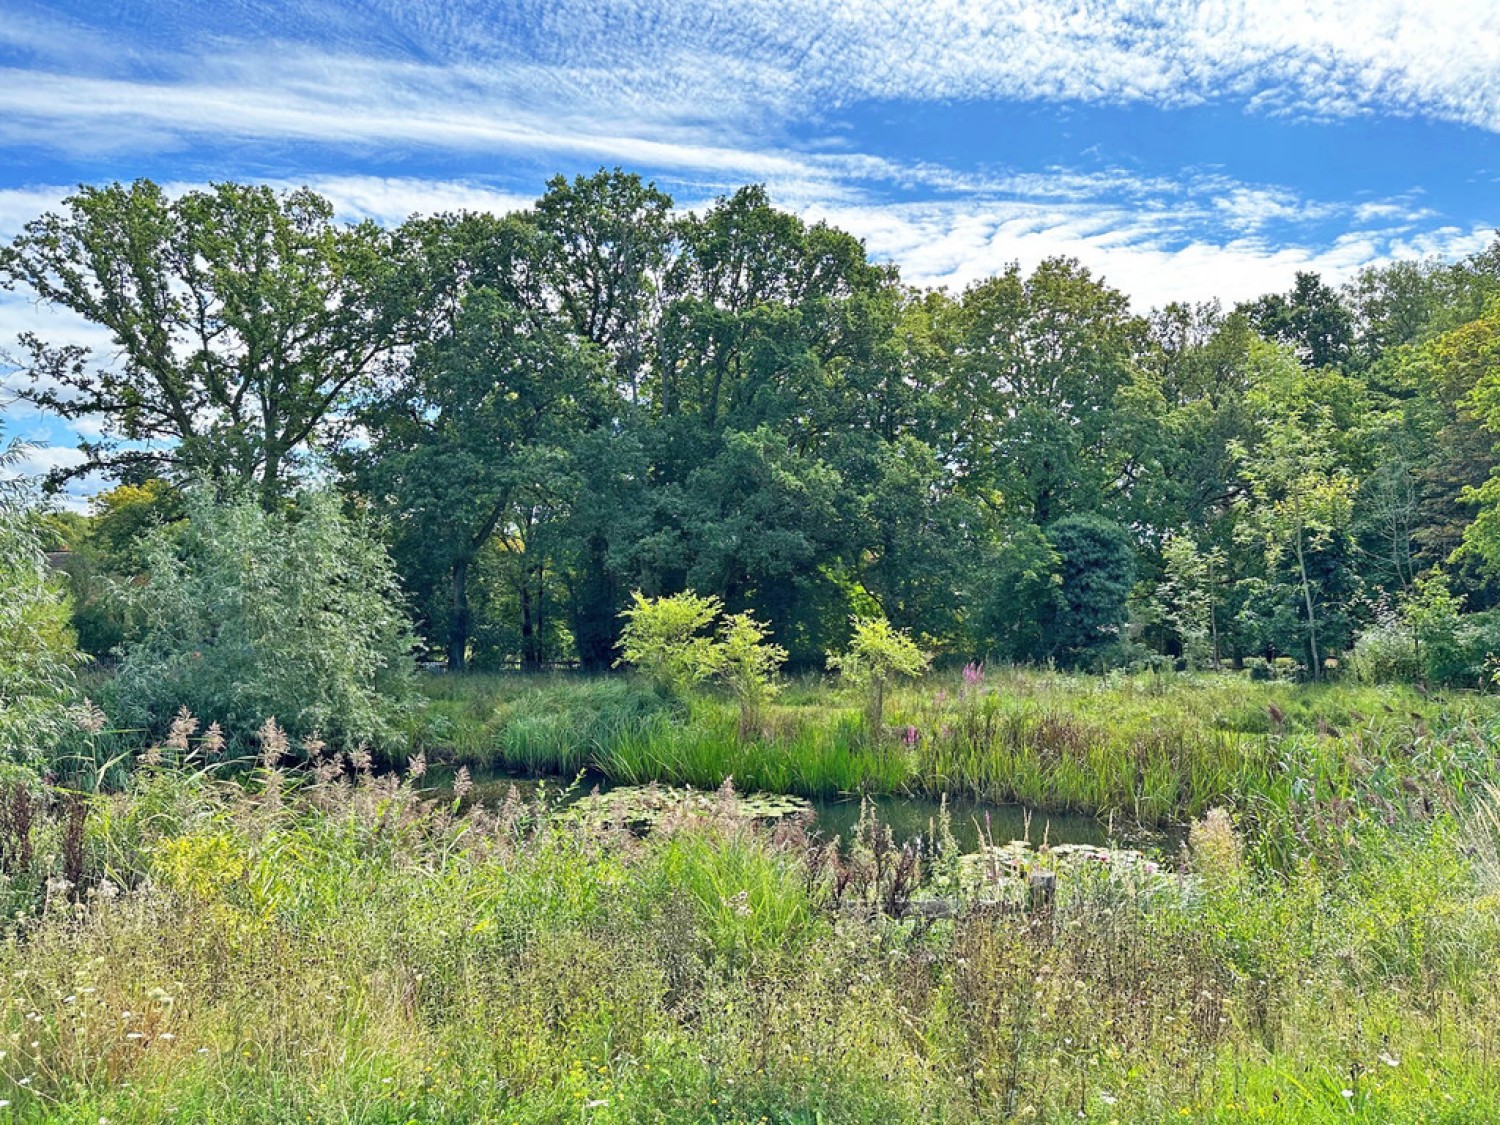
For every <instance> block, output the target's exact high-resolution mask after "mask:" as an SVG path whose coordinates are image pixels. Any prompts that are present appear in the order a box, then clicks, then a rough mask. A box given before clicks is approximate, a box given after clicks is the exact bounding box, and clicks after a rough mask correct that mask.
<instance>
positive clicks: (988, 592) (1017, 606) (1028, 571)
mask: <svg viewBox="0 0 1500 1125" xmlns="http://www.w3.org/2000/svg"><path fill="white" fill-rule="evenodd" d="M994 554H995V559H994V562H993V563H992V564H991V565H990V566H989V567H987V568H986V571H985V573H984V574H983V576H982V577H981V578H980V579H979V582H980V584H981V587H982V593H981V594H980V595H979V596H978V598H977V599H976V601H977V602H978V613H977V614H976V621H975V634H976V635H975V638H974V642H975V646H976V647H977V649H978V650H979V651H980V652H981V653H985V654H987V655H991V656H997V657H1001V658H1003V659H1009V660H1019V661H1027V660H1045V659H1046V658H1047V656H1048V655H1050V654H1051V652H1052V647H1053V644H1054V641H1055V638H1054V637H1052V636H1051V635H1050V630H1049V628H1048V626H1049V624H1050V623H1051V622H1052V621H1054V620H1055V619H1056V616H1057V613H1058V612H1059V606H1058V601H1059V598H1060V596H1061V595H1060V586H1061V584H1062V576H1061V574H1060V573H1059V570H1060V568H1061V566H1062V559H1061V558H1060V557H1059V556H1058V554H1057V551H1056V550H1055V549H1054V548H1053V546H1052V544H1051V542H1049V541H1048V539H1047V536H1046V534H1045V533H1044V532H1043V531H1042V529H1041V528H1039V527H1037V526H1036V525H1035V524H1032V523H1023V524H1019V525H1017V526H1015V527H1012V528H1009V529H1007V531H1006V533H1005V535H1004V536H1003V537H1002V538H1001V539H1000V541H999V542H998V543H997V544H996V547H995V551H994Z"/></svg>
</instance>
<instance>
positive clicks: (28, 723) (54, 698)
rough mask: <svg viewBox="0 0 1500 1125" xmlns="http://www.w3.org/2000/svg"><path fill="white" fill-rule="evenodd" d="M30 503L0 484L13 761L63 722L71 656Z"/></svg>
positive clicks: (0, 721)
mask: <svg viewBox="0 0 1500 1125" xmlns="http://www.w3.org/2000/svg"><path fill="white" fill-rule="evenodd" d="M9 459H10V458H9V456H8V455H6V454H3V453H0V468H4V465H5V463H6V461H8V460H9ZM28 501H29V497H28V496H27V494H26V492H25V490H24V489H23V488H22V487H20V486H17V485H13V484H6V483H4V482H0V755H3V756H5V757H8V758H18V759H35V758H37V757H39V756H40V755H41V753H42V752H43V751H44V750H45V749H46V747H47V746H48V745H49V744H50V743H51V741H52V739H53V738H54V737H55V736H56V734H57V733H58V731H59V730H60V729H61V727H62V725H63V723H64V722H65V717H66V708H67V703H68V699H69V695H70V692H71V688H72V682H73V680H72V663H73V659H74V655H75V654H74V646H73V638H72V635H71V632H70V630H69V628H68V609H67V602H66V599H65V598H64V597H63V595H62V592H61V590H60V589H59V584H58V582H57V580H56V579H55V578H54V576H53V575H52V574H50V573H49V571H48V566H47V559H46V556H45V555H43V554H42V550H41V545H40V540H39V538H38V534H37V525H36V519H35V516H36V513H35V510H34V509H33V508H32V506H31V505H30V503H29V502H28Z"/></svg>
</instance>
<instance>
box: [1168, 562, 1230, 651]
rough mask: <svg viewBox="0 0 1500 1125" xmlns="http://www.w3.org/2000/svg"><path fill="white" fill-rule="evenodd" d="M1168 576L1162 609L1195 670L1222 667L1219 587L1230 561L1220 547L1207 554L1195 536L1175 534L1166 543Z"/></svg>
mask: <svg viewBox="0 0 1500 1125" xmlns="http://www.w3.org/2000/svg"><path fill="white" fill-rule="evenodd" d="M1161 554H1162V565H1163V569H1164V572H1165V573H1164V575H1163V578H1162V582H1161V584H1160V585H1159V586H1157V588H1156V598H1157V606H1158V610H1159V612H1160V614H1161V616H1162V619H1163V620H1164V621H1165V623H1166V624H1167V625H1168V626H1169V627H1170V628H1171V629H1172V630H1173V631H1174V632H1176V634H1177V635H1178V637H1179V638H1180V639H1181V641H1182V652H1183V656H1184V657H1186V658H1187V662H1188V665H1189V666H1190V667H1192V668H1210V667H1211V668H1217V667H1218V666H1219V612H1218V608H1217V602H1218V598H1219V586H1220V584H1221V583H1222V582H1223V573H1224V567H1225V565H1226V563H1227V560H1226V559H1225V557H1224V552H1223V551H1221V550H1219V549H1218V548H1209V549H1208V550H1206V551H1204V550H1201V549H1200V548H1199V547H1198V545H1197V544H1196V543H1195V542H1193V539H1192V537H1191V536H1189V535H1186V534H1182V533H1179V534H1175V535H1172V536H1171V537H1170V538H1168V539H1167V541H1166V542H1165V543H1163V544H1162V550H1161Z"/></svg>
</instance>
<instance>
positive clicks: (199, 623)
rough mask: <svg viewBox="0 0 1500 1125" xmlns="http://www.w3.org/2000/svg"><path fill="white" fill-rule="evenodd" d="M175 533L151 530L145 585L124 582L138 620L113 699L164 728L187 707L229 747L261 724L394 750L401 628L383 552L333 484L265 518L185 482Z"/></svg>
mask: <svg viewBox="0 0 1500 1125" xmlns="http://www.w3.org/2000/svg"><path fill="white" fill-rule="evenodd" d="M186 514H187V518H186V520H185V521H184V523H183V524H182V525H181V527H163V528H159V529H157V530H156V531H154V532H153V533H151V535H150V536H149V538H148V541H147V544H146V563H147V572H148V574H149V580H148V581H146V582H144V583H141V584H139V585H131V586H130V587H129V588H128V600H129V607H130V610H131V613H132V615H133V616H134V617H135V619H136V620H137V621H138V622H139V630H138V633H137V635H136V637H135V639H134V640H132V641H130V642H129V643H128V644H127V645H126V646H125V652H124V656H123V658H122V660H121V663H120V668H119V672H118V674H117V676H116V678H115V680H114V682H113V684H112V685H111V696H112V697H113V699H114V700H115V701H116V704H117V706H118V708H119V710H120V712H121V715H120V717H121V718H122V719H124V720H126V721H128V722H130V723H133V724H135V725H139V726H141V727H144V728H146V729H147V730H150V731H153V732H155V733H157V734H160V733H161V731H162V730H163V728H164V727H165V724H166V722H167V719H168V718H169V717H170V716H171V715H173V714H175V713H176V712H177V710H178V709H179V708H180V707H184V706H185V707H187V708H188V709H189V710H190V711H191V712H192V713H193V714H194V715H196V716H197V717H198V718H199V719H200V720H201V721H202V722H204V723H209V722H217V723H219V724H220V726H221V727H222V728H223V730H224V733H225V734H226V736H227V737H228V738H229V741H230V744H231V745H232V746H233V745H238V746H239V747H241V748H244V747H248V746H251V745H253V743H252V742H251V737H252V735H253V733H254V732H255V731H256V730H257V729H258V728H259V727H260V725H261V724H262V723H263V722H264V721H265V720H266V719H268V718H273V717H274V718H275V719H276V721H277V722H278V723H279V724H280V726H281V727H282V728H283V729H284V730H286V731H287V732H288V733H289V734H291V735H293V736H296V737H301V738H311V737H313V736H314V735H317V736H320V737H322V738H325V739H327V740H328V741H329V742H331V743H333V744H334V745H335V746H337V747H339V748H341V749H350V750H352V749H355V748H356V747H358V746H360V745H361V744H366V743H368V744H369V745H371V746H372V747H375V748H392V747H396V746H399V744H400V742H401V739H402V734H401V730H400V720H401V718H402V716H403V714H404V711H405V709H406V707H407V706H408V705H409V703H410V701H411V686H412V673H413V671H414V667H413V664H412V660H411V648H412V645H411V635H410V632H409V626H408V623H407V620H406V617H405V614H404V613H403V612H402V607H401V597H400V590H399V587H398V584H397V580H396V574H395V570H394V568H393V566H392V565H391V561H390V558H389V556H388V555H387V554H386V552H385V550H384V548H383V547H382V546H381V544H380V542H379V540H378V538H377V537H376V536H375V535H374V534H372V532H371V529H370V528H369V527H368V526H366V525H365V524H364V523H363V522H362V521H360V520H358V519H351V518H350V517H348V516H345V515H344V514H343V513H342V511H341V510H340V505H339V498H338V497H337V496H336V495H335V494H333V493H332V492H329V491H319V492H308V493H302V494H299V495H297V496H296V497H294V498H293V502H292V503H291V505H290V506H289V507H288V509H287V510H285V511H283V510H280V509H278V510H277V511H273V512H266V511H264V510H263V509H262V508H260V507H259V505H258V504H257V502H256V501H255V500H253V499H250V498H249V497H244V496H242V497H238V498H233V497H232V498H228V499H222V500H221V499H218V498H217V497H216V495H215V490H213V489H211V488H208V487H202V486H199V487H193V488H190V490H189V493H188V496H187V507H186Z"/></svg>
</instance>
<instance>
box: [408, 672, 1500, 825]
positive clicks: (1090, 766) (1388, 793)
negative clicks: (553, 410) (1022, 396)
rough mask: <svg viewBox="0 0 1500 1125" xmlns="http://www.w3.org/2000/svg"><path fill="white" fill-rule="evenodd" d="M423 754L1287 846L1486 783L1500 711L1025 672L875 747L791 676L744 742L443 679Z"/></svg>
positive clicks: (605, 705)
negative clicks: (934, 803) (1007, 810)
mask: <svg viewBox="0 0 1500 1125" xmlns="http://www.w3.org/2000/svg"><path fill="white" fill-rule="evenodd" d="M424 688H425V690H426V691H427V693H428V695H429V698H430V700H431V709H430V711H429V715H428V718H427V719H426V720H424V725H422V726H420V727H418V728H417V729H415V730H414V739H413V741H414V745H417V746H419V747H422V748H423V749H425V750H427V751H428V752H430V753H436V754H439V755H443V756H452V757H454V758H456V759H457V760H458V761H460V762H462V763H464V764H467V765H469V766H471V767H500V768H505V769H513V770H524V771H527V772H534V773H558V774H571V773H574V772H576V771H577V770H580V769H584V768H588V769H592V770H595V771H598V772H600V773H602V774H604V775H606V776H608V777H609V778H611V779H613V780H616V781H620V782H626V783H640V782H646V781H658V782H663V783H673V784H690V785H693V786H696V787H699V788H708V789H712V788H716V787H717V786H718V785H719V784H720V783H722V782H723V781H724V780H725V779H726V778H730V777H732V778H734V779H735V781H736V783H737V784H739V785H740V786H741V787H743V788H749V789H763V790H770V791H775V792H784V793H795V794H800V795H804V796H813V797H826V796H832V795H835V794H840V793H902V792H906V793H920V794H925V795H929V796H934V797H935V796H940V795H943V794H948V795H954V796H957V795H962V796H968V797H974V798H978V799H982V800H988V801H994V802H1020V803H1024V804H1028V805H1032V806H1034V807H1036V808H1039V809H1044V810H1048V811H1058V812H1062V811H1070V812H1081V813H1086V814H1094V815H1099V816H1104V815H1106V814H1116V815H1123V816H1125V817H1128V818H1132V819H1134V820H1136V821H1139V822H1140V823H1142V824H1146V825H1159V824H1164V823H1171V822H1182V821H1184V820H1186V819H1189V818H1192V817H1197V816H1201V815H1203V814H1204V813H1205V812H1206V811H1207V810H1208V809H1210V808H1212V807H1214V806H1215V805H1220V804H1230V805H1234V806H1235V807H1237V808H1239V809H1241V810H1242V811H1243V812H1244V813H1245V815H1247V816H1249V817H1251V818H1253V819H1254V820H1256V821H1257V822H1263V823H1264V824H1265V825H1267V826H1269V825H1271V824H1273V823H1275V824H1280V825H1281V827H1282V829H1283V836H1285V835H1287V834H1290V833H1292V832H1294V831H1306V830H1307V829H1306V828H1305V827H1303V825H1304V822H1311V823H1312V824H1314V826H1315V827H1318V826H1320V824H1321V820H1323V819H1328V818H1332V819H1334V820H1338V819H1340V818H1343V817H1344V816H1346V815H1347V813H1348V811H1349V809H1348V806H1350V805H1351V804H1353V805H1362V806H1366V807H1369V808H1374V809H1377V810H1382V811H1387V812H1389V811H1391V810H1394V809H1396V808H1398V807H1402V806H1404V805H1406V804H1408V803H1410V802H1411V801H1412V800H1420V801H1425V802H1427V803H1429V804H1430V803H1434V802H1437V803H1442V802H1451V801H1453V800H1455V799H1457V798H1459V797H1461V796H1462V790H1463V788H1464V787H1465V786H1466V785H1468V784H1471V783H1472V782H1474V781H1476V780H1479V779H1483V778H1486V777H1488V776H1489V774H1490V772H1491V770H1492V754H1491V753H1490V750H1489V747H1490V746H1491V745H1492V744H1493V741H1494V738H1495V736H1496V730H1497V723H1500V709H1497V707H1496V705H1495V703H1494V702H1493V701H1492V700H1490V699H1488V698H1485V697H1480V696H1475V695H1472V694H1461V693H1460V694H1452V695H1438V696H1431V697H1429V696H1427V695H1424V694H1422V693H1420V692H1418V691H1416V690H1414V689H1410V688H1390V687H1381V688H1378V689H1376V688H1371V687H1367V686H1363V685H1360V684H1356V683H1347V682H1344V683H1332V684H1319V685H1297V684H1290V683H1274V682H1256V681H1251V680H1249V679H1248V678H1246V677H1243V676H1236V675H1229V674H1223V675H1214V676H1192V677H1188V676H1161V675H1149V674H1147V675H1138V676H1112V677H1092V676H1079V675H1066V674H1060V673H1052V672H1037V671H1027V670H1002V671H1000V672H998V673H996V672H992V673H990V674H989V675H988V676H987V677H986V678H985V680H984V682H982V683H980V684H978V685H966V684H965V683H964V682H963V681H962V679H961V678H959V677H957V676H934V677H931V678H929V679H927V680H925V681H923V682H921V683H918V684H913V685H908V686H906V687H903V688H901V689H899V690H897V691H894V692H892V694H891V698H890V700H889V702H888V731H887V732H885V733H884V734H882V736H881V737H879V738H872V737H871V735H870V732H869V731H868V729H867V727H866V724H865V721H864V719H863V718H862V712H863V702H864V701H863V699H862V698H860V697H858V696H857V695H854V694H851V693H850V692H849V691H847V690H846V689H843V688H840V687H839V686H838V685H837V684H836V683H831V682H827V681H824V680H821V679H816V678H810V679H804V680H800V681H796V682H794V683H793V684H792V685H790V687H789V689H788V690H787V691H786V692H785V693H784V694H783V695H782V697H781V698H780V700H779V702H778V703H777V705H775V706H773V707H770V708H768V709H767V710H766V713H765V716H764V721H763V723H762V728H763V729H762V730H761V731H760V732H759V733H758V734H757V735H754V736H752V737H748V738H747V737H744V736H742V734H741V731H740V729H739V722H738V713H737V711H736V710H735V708H734V707H733V705H732V704H731V703H729V702H728V701H726V700H723V699H719V698H715V697H714V696H711V695H706V694H705V695H700V696H697V697H694V698H693V699H692V700H690V701H688V702H687V703H686V704H678V705H676V706H669V705H668V704H667V703H666V702H664V701H662V700H660V699H658V698H657V697H655V696H653V695H651V694H650V693H648V692H646V691H645V690H644V689H642V688H640V687H639V686H637V685H635V684H633V683H631V682H630V681H628V680H625V679H622V678H618V677H617V678H609V679H584V678H577V677H571V678H570V677H550V678H545V679H530V678H524V677H503V676H469V677H444V676H435V677H431V678H430V679H429V680H427V681H426V683H425V685H424Z"/></svg>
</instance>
